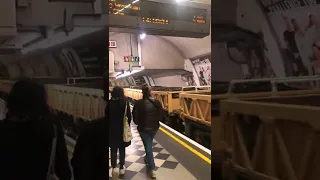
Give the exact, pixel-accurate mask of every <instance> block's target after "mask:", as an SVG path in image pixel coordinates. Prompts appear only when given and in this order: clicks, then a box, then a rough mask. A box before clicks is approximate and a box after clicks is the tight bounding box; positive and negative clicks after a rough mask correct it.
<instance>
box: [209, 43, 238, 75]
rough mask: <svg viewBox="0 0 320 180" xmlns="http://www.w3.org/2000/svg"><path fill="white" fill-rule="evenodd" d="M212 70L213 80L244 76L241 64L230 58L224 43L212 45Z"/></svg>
mask: <svg viewBox="0 0 320 180" xmlns="http://www.w3.org/2000/svg"><path fill="white" fill-rule="evenodd" d="M211 72H212V74H211V79H212V81H230V80H232V79H242V78H244V73H243V72H242V67H241V65H240V64H236V63H234V62H232V61H231V60H230V59H229V57H228V55H227V52H226V50H225V45H224V43H217V44H213V45H212V61H211Z"/></svg>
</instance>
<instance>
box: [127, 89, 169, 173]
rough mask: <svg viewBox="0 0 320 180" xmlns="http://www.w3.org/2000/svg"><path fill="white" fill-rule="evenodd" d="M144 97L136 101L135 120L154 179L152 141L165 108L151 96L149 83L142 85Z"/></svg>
mask: <svg viewBox="0 0 320 180" xmlns="http://www.w3.org/2000/svg"><path fill="white" fill-rule="evenodd" d="M142 94H143V98H142V99H141V100H138V101H136V103H135V104H134V107H133V121H134V123H135V124H137V125H138V127H137V129H138V131H139V134H140V137H141V139H142V142H143V145H144V148H145V151H146V157H145V162H146V163H147V170H148V173H149V174H150V176H151V178H152V179H155V178H156V172H155V163H154V157H153V150H152V141H153V138H154V137H155V135H156V134H157V132H158V129H159V127H160V123H159V121H161V120H162V118H163V117H164V116H163V109H162V106H161V103H160V102H159V101H158V100H156V99H154V98H152V97H151V88H150V86H148V85H144V86H143V87H142Z"/></svg>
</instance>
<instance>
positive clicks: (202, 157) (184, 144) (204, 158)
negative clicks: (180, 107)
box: [160, 127, 211, 164]
mask: <svg viewBox="0 0 320 180" xmlns="http://www.w3.org/2000/svg"><path fill="white" fill-rule="evenodd" d="M160 130H161V131H162V132H163V133H165V134H166V135H168V136H169V137H171V138H172V139H174V140H175V141H177V142H178V143H180V144H181V145H182V146H184V147H185V148H187V149H188V150H189V151H191V152H193V153H194V154H195V155H197V156H199V157H200V158H201V159H203V160H204V161H206V162H207V163H209V164H211V159H210V158H208V157H206V156H205V155H203V154H201V153H200V152H199V151H197V150H195V149H194V148H192V147H191V146H189V145H188V144H186V143H185V142H183V141H181V140H180V139H179V138H177V137H175V136H174V135H172V134H171V133H169V132H168V131H167V130H165V129H163V128H162V127H160Z"/></svg>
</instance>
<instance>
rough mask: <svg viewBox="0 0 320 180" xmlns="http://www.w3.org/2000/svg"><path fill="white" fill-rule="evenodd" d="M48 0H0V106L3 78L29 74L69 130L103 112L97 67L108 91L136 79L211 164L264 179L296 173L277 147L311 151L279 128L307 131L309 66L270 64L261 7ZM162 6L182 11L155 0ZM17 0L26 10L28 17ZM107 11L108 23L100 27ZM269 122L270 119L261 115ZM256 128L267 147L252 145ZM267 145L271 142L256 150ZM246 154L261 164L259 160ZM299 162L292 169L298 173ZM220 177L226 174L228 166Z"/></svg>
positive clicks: (312, 92)
mask: <svg viewBox="0 0 320 180" xmlns="http://www.w3.org/2000/svg"><path fill="white" fill-rule="evenodd" d="M123 2H127V1H123ZM128 2H129V1H128ZM135 2H139V1H135ZM203 2H205V3H203ZM217 2H218V1H215V2H214V3H217ZM225 2H228V1H225ZM55 3H56V4H55V5H53V4H52V2H49V1H48V2H47V1H44V2H40V1H32V2H31V1H30V2H29V4H24V3H17V4H16V5H15V3H12V4H10V3H9V4H2V2H0V6H2V5H3V7H4V6H5V7H7V8H8V9H10V8H11V9H15V11H12V12H17V14H13V13H12V12H9V11H8V12H5V13H6V16H3V17H8V19H10V20H9V21H6V22H7V24H6V26H7V27H11V28H9V29H10V30H9V31H10V33H9V34H8V33H6V34H1V30H2V27H0V91H1V93H0V96H1V98H0V99H3V100H2V101H0V108H1V109H5V105H4V104H5V99H6V96H7V93H8V92H9V91H10V88H11V86H12V83H13V82H14V81H15V80H17V79H19V78H20V77H29V78H32V79H34V80H35V81H38V82H40V83H42V84H45V86H46V88H47V91H48V104H49V106H50V107H51V109H52V112H53V114H55V115H56V116H59V118H61V121H62V123H63V126H64V130H65V133H66V134H67V135H68V136H70V137H72V138H74V139H76V138H77V136H78V135H79V132H80V131H81V129H82V128H83V127H84V126H85V125H86V123H87V122H90V121H93V120H95V119H97V118H100V117H102V116H104V108H105V105H106V104H105V103H106V102H105V101H104V99H103V94H104V92H103V91H106V89H103V77H102V76H105V77H108V78H109V89H108V91H111V90H112V88H113V87H115V86H121V87H123V88H124V89H125V94H126V96H127V97H128V98H129V99H130V102H131V103H132V104H134V102H135V100H138V99H140V98H141V90H140V87H141V86H142V85H143V84H148V85H150V86H151V87H152V91H153V92H152V96H153V97H154V98H156V99H158V100H159V101H160V102H161V104H162V107H163V109H164V110H165V111H166V115H165V120H164V121H163V122H162V123H163V124H165V125H167V126H169V127H170V128H172V129H173V130H175V131H177V132H179V133H180V134H183V135H184V136H185V137H187V138H189V139H191V140H193V141H194V142H196V143H197V144H199V145H201V146H203V147H205V148H206V149H210V150H211V152H212V157H213V158H212V161H213V163H212V166H217V167H219V168H221V167H222V169H223V170H224V172H230V173H229V174H245V175H247V176H249V179H250V178H251V179H254V180H255V179H257V177H259V178H260V177H265V175H266V174H267V175H268V177H269V179H271V178H273V177H277V178H279V177H286V178H285V179H298V178H296V177H295V176H296V175H295V172H294V171H297V170H296V169H297V168H296V166H298V165H297V163H296V162H299V159H297V158H292V159H293V161H294V162H291V161H290V158H286V157H288V156H293V155H292V154H297V153H296V152H294V149H299V152H301V154H302V153H303V152H304V153H305V156H304V157H307V156H308V155H310V154H314V152H311V151H310V152H309V151H308V150H309V149H315V148H314V147H313V146H312V143H314V142H315V141H316V140H310V139H307V138H304V139H303V138H301V139H303V140H301V139H299V140H297V141H299V142H300V144H303V143H302V141H306V142H308V144H306V145H305V146H302V147H306V149H302V148H300V147H298V145H297V144H294V143H292V141H290V138H288V137H290V136H293V135H294V133H292V132H298V131H300V130H301V132H302V131H303V137H312V138H315V137H316V136H317V135H315V134H314V131H317V130H318V126H317V119H315V118H314V117H311V115H315V116H316V115H317V116H319V114H318V112H317V111H319V110H318V109H317V106H318V105H319V104H318V103H317V100H318V98H317V97H318V96H317V94H318V93H319V92H318V90H317V89H318V88H319V83H318V81H319V77H318V76H302V77H294V78H282V77H285V76H286V75H288V74H294V73H293V72H294V68H292V67H290V68H287V67H283V66H282V62H281V59H283V58H282V57H281V55H282V54H281V53H282V51H280V52H279V49H277V47H278V45H277V43H276V42H274V41H273V40H270V39H273V37H272V38H271V35H270V34H272V32H271V30H270V28H268V27H267V25H265V24H267V23H265V24H263V25H260V24H261V21H263V22H264V21H265V17H263V15H261V14H260V15H259V18H256V19H252V18H251V17H256V16H254V15H252V12H247V13H245V8H244V6H239V7H236V6H234V5H235V4H232V3H231V4H228V3H221V1H219V3H220V4H219V6H218V5H217V6H215V7H214V10H215V11H217V12H218V9H219V11H220V12H221V10H224V9H226V8H228V7H230V8H237V9H238V10H237V11H238V14H237V16H239V17H237V16H234V17H232V18H231V16H233V15H234V14H232V13H231V14H228V15H226V16H223V17H224V18H230V21H228V22H233V25H230V24H225V23H221V21H220V22H215V21H216V20H217V18H216V17H222V16H216V17H212V18H211V13H212V12H211V11H210V7H209V6H210V5H211V2H209V1H206V0H202V1H201V2H200V3H195V2H186V3H185V4H184V5H183V4H182V5H181V4H178V5H177V3H176V2H167V1H165V2H164V1H163V2H162V1H160V0H159V1H158V0H155V1H152V2H151V1H144V2H142V1H141V2H139V3H140V4H139V3H138V5H139V8H137V9H139V10H141V11H139V12H137V10H134V8H133V9H132V8H131V9H130V8H129V9H128V8H127V9H126V8H124V9H123V10H122V9H117V7H116V6H112V8H106V7H107V6H108V5H105V4H104V2H103V1H92V2H91V1H90V2H81V1H78V2H68V3H62V2H55ZM70 3H72V4H71V5H70ZM121 3H122V2H121ZM161 3H162V4H161ZM248 3H249V4H250V3H252V1H248ZM138 5H137V7H138ZM177 6H181V7H179V8H177ZM182 6H185V7H182ZM37 7H43V8H42V9H40V10H39V9H37ZM123 7H127V6H126V5H123ZM128 7H129V6H128ZM148 7H149V9H152V10H151V11H150V12H152V11H153V12H156V14H157V13H158V14H161V15H163V16H164V14H165V16H164V17H167V18H150V17H147V16H153V14H152V13H150V12H149V11H148ZM151 7H155V8H151ZM159 7H165V8H159ZM221 7H225V8H221ZM170 8H171V9H175V10H177V11H178V10H179V11H180V12H183V14H184V15H185V17H183V16H180V17H177V16H176V15H175V14H174V13H169V12H167V11H166V12H162V11H161V12H159V11H158V10H157V9H170ZM217 8H218V9H217ZM254 8H256V9H257V7H256V5H255V6H254ZM26 9H28V10H30V11H32V12H33V15H34V16H33V17H30V16H28V14H26V12H28V11H26ZM110 9H111V12H110V11H109V12H107V11H108V10H110ZM143 9H147V10H143ZM185 12H190V14H192V15H194V16H192V15H190V14H189V15H188V13H185ZM141 14H143V16H141ZM213 14H217V13H216V12H213ZM15 15H17V16H15ZM49 17H50V18H49ZM0 19H2V18H1V17H0ZM107 19H108V20H109V21H107ZM235 19H237V21H238V22H234V21H235ZM257 19H258V20H257ZM211 20H212V22H213V23H211ZM107 22H108V23H109V24H108V25H110V28H106V26H107ZM265 26H266V27H265ZM141 27H143V28H141ZM141 29H143V31H142V30H141ZM6 30H7V29H6ZM108 39H109V42H108V44H107V42H106V41H108ZM211 39H214V41H211ZM288 69H289V70H288ZM105 74H106V75H105ZM306 100H308V101H309V102H310V103H305V101H306ZM268 103H274V104H272V105H270V104H268ZM277 108H278V109H277ZM1 109H0V110H1ZM3 111H5V110H3ZM276 111H281V112H280V113H275V112H276ZM282 112H283V113H282ZM299 113H300V114H299ZM290 114H292V115H290ZM301 114H311V115H310V116H309V115H305V117H303V116H302V115H301ZM270 119H271V120H270ZM275 119H276V120H275ZM283 119H286V120H285V121H284V120H283ZM275 121H276V122H277V123H274V124H273V126H272V127H271V128H270V126H269V125H270V124H268V123H270V122H271V124H272V123H273V122H275ZM256 122H258V123H256ZM278 122H279V123H278ZM297 124H298V125H297ZM302 124H303V125H302ZM275 126H276V128H274V127H275ZM260 127H261V128H260ZM284 127H288V128H287V129H290V130H291V131H290V130H288V131H286V128H284ZM272 128H273V129H272ZM261 129H262V130H261ZM270 129H271V130H270ZM278 131H279V132H278ZM289 131H290V132H289ZM268 132H271V133H268ZM270 134H272V137H271V138H270V136H269V135H270ZM279 134H280V135H279ZM305 134H307V135H305ZM264 138H265V139H267V142H268V143H269V144H268V146H263V145H261V144H263V143H260V145H259V143H258V145H256V142H263V139H264ZM275 142H276V144H275ZM283 144H286V145H287V144H289V145H287V146H288V147H289V148H285V146H284V145H283ZM269 145H270V146H276V147H277V148H278V149H276V150H275V149H268V147H269ZM255 146H257V147H258V148H255ZM261 149H268V150H270V152H274V153H273V154H276V155H277V154H282V155H283V157H282V158H283V161H284V162H276V161H275V160H274V161H268V159H275V158H272V157H274V156H276V155H274V156H272V155H270V156H269V155H266V154H265V152H264V151H263V150H261ZM214 157H216V158H214ZM219 157H221V158H219ZM266 157H268V158H266ZM251 159H255V160H251ZM277 159H281V158H280V157H279V158H277ZM288 159H289V160H288ZM257 161H261V162H262V163H265V164H267V165H266V166H265V167H262V166H261V167H260V166H258V165H256V164H257V163H256V162H257ZM314 161H315V160H314ZM308 162H311V160H308V159H307V158H306V159H304V160H303V165H305V167H308V168H310V169H312V167H311V166H309V164H310V163H309V164H308ZM278 164H285V168H282V167H281V168H282V169H284V170H283V172H275V169H274V168H272V167H271V166H273V167H278V166H279V165H278ZM270 167H271V168H270ZM281 168H280V167H279V169H281ZM303 168H304V167H302V170H301V173H302V174H300V175H299V176H301V177H306V176H307V175H306V170H304V169H305V168H304V169H303ZM287 171H288V172H287ZM261 174H262V175H261ZM275 174H276V175H275ZM296 174H298V173H296ZM224 176H225V177H228V178H232V177H231V175H228V173H227V174H225V175H224ZM270 177H271V178H270ZM301 179H304V178H301ZM305 179H308V178H307V177H306V178H305ZM309 179H311V178H309Z"/></svg>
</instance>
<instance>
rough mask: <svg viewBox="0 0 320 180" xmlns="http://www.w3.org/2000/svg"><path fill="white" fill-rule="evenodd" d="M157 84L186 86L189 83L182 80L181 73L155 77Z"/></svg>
mask: <svg viewBox="0 0 320 180" xmlns="http://www.w3.org/2000/svg"><path fill="white" fill-rule="evenodd" d="M153 81H154V83H155V85H156V86H166V87H184V86H187V83H186V82H184V81H182V80H181V76H180V75H176V76H167V77H160V78H153Z"/></svg>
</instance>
